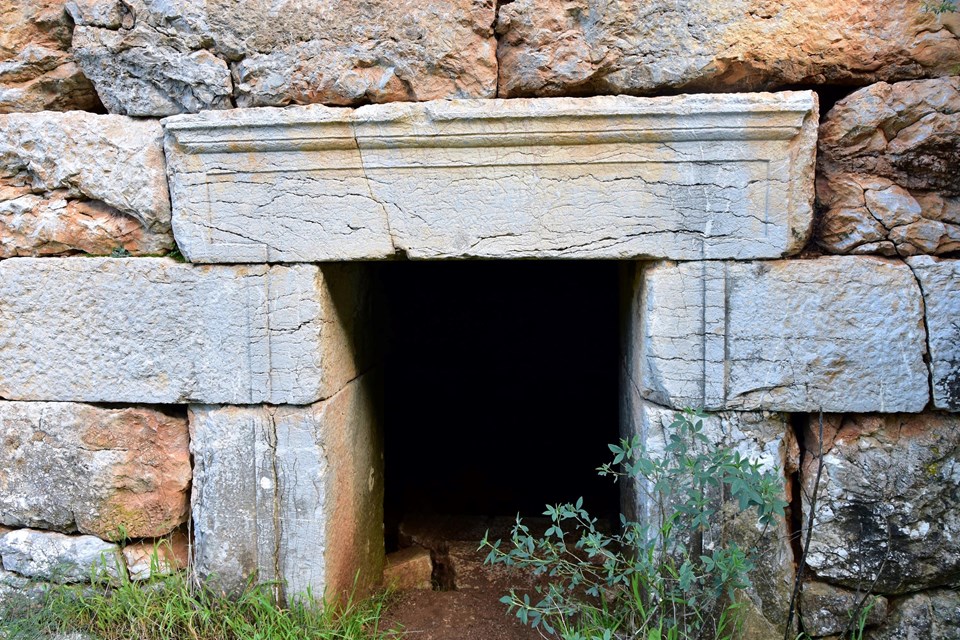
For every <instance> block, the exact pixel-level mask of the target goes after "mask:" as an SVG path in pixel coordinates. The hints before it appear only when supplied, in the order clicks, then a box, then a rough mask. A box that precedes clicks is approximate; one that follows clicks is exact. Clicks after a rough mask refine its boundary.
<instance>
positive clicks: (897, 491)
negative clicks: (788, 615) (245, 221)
mask: <svg viewBox="0 0 960 640" xmlns="http://www.w3.org/2000/svg"><path fill="white" fill-rule="evenodd" d="M805 442H806V454H805V456H804V461H803V468H802V470H801V484H802V490H803V496H802V497H803V509H804V521H805V522H806V520H807V518H808V516H809V513H810V509H811V500H812V496H813V489H814V485H815V484H816V477H817V469H818V466H819V464H818V463H819V460H820V452H821V443H822V452H823V454H822V460H823V473H822V475H821V478H820V484H819V487H818V492H817V502H816V507H815V508H814V517H815V520H814V527H813V534H812V536H811V539H810V548H809V551H808V555H807V564H808V565H809V567H810V569H811V570H812V571H813V573H814V574H816V576H817V577H818V578H819V579H821V580H824V581H829V582H833V583H836V584H840V585H844V586H847V587H850V588H852V589H866V588H868V587H869V588H870V590H871V591H873V592H874V593H882V594H900V593H906V592H910V591H918V590H921V589H929V588H932V587H939V586H947V585H954V584H956V582H957V579H958V578H960V509H958V507H957V496H958V490H960V417H958V416H952V415H949V414H936V413H931V414H921V415H888V416H878V415H850V416H836V415H834V416H826V417H825V419H824V429H823V439H822V440H821V439H820V424H819V420H818V419H817V418H816V417H813V418H812V419H811V421H810V426H809V428H808V429H807V434H806V437H805Z"/></svg>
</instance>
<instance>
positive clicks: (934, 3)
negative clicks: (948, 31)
mask: <svg viewBox="0 0 960 640" xmlns="http://www.w3.org/2000/svg"><path fill="white" fill-rule="evenodd" d="M923 10H924V11H927V12H931V13H948V12H950V11H956V10H957V3H956V0H924V3H923Z"/></svg>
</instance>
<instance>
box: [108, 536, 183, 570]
mask: <svg viewBox="0 0 960 640" xmlns="http://www.w3.org/2000/svg"><path fill="white" fill-rule="evenodd" d="M189 545H190V540H189V538H187V535H186V534H185V533H183V532H182V531H175V532H174V533H173V534H172V535H171V536H170V537H168V538H163V539H162V540H141V541H138V542H134V543H132V544H128V545H126V546H125V547H124V548H123V549H122V553H123V559H124V561H125V562H126V565H127V572H128V573H129V574H130V579H131V580H146V579H148V578H150V577H151V576H155V575H167V574H171V573H174V572H176V571H179V570H181V569H186V568H187V565H188V564H189V562H190V546H189Z"/></svg>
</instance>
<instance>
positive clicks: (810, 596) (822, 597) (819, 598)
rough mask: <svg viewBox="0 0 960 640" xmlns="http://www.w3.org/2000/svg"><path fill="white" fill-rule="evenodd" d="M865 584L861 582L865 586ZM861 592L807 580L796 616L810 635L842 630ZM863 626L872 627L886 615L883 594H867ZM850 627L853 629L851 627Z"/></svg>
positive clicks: (814, 635)
mask: <svg viewBox="0 0 960 640" xmlns="http://www.w3.org/2000/svg"><path fill="white" fill-rule="evenodd" d="M866 586H868V585H864V588H866ZM864 595H865V594H864V593H862V592H858V591H849V590H847V589H842V588H840V587H835V586H833V585H832V584H827V583H825V582H807V583H805V584H804V585H803V590H802V591H801V592H800V606H799V607H798V608H799V611H800V617H801V619H802V620H803V628H804V630H805V631H806V632H807V633H808V634H809V635H811V636H813V637H820V636H829V635H833V634H841V633H843V632H844V631H845V630H846V629H847V627H848V626H849V625H850V623H851V617H852V616H853V615H854V614H855V613H856V611H857V608H858V607H859V606H860V602H861V601H862V600H863V598H864ZM867 605H872V606H871V608H870V611H869V613H867V619H866V625H865V626H867V627H875V626H876V625H878V624H880V623H881V622H883V620H884V619H885V618H886V617H887V610H888V601H887V599H886V598H885V597H883V596H873V595H871V596H869V597H868V598H867V600H866V602H865V606H867ZM854 628H856V627H855V626H854Z"/></svg>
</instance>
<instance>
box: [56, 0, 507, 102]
mask: <svg viewBox="0 0 960 640" xmlns="http://www.w3.org/2000/svg"><path fill="white" fill-rule="evenodd" d="M68 6H69V8H70V12H71V14H72V16H73V18H74V20H75V21H76V23H77V25H79V26H78V27H77V28H76V30H75V32H74V43H73V48H74V55H75V56H76V57H77V60H78V61H79V63H80V65H81V66H82V67H83V69H84V71H85V72H86V73H87V75H88V77H89V78H90V79H91V80H92V81H93V83H94V85H95V86H96V87H97V92H98V93H99V94H100V97H101V98H102V100H103V103H104V105H106V107H107V108H108V109H109V110H110V112H111V113H124V114H129V115H141V116H154V115H171V114H175V113H183V112H197V111H201V110H206V109H228V108H230V107H231V106H232V104H231V100H232V99H235V100H236V103H237V105H238V106H241V107H248V106H268V105H269V106H282V105H288V104H311V103H318V102H320V103H325V104H332V105H355V104H362V103H366V102H392V101H398V100H400V101H409V100H432V99H436V98H465V97H472V98H492V97H494V96H495V95H496V85H497V60H496V41H495V39H494V37H493V22H494V19H495V15H494V6H495V3H494V2H493V0H422V1H418V2H411V1H410V0H377V1H376V2H349V3H338V2H332V1H330V0H324V1H323V2H305V1H303V0H297V1H295V2H286V3H283V4H281V5H277V4H276V3H273V4H271V3H269V2H259V1H257V2H243V3H239V4H238V3H236V2H232V1H231V2H228V1H225V0H215V1H211V2H204V3H196V2H183V1H178V2H173V3H170V2H161V1H158V0H126V1H125V2H122V3H121V2H118V0H84V1H83V2H75V3H71V4H70V5H68ZM231 75H232V78H231Z"/></svg>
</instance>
